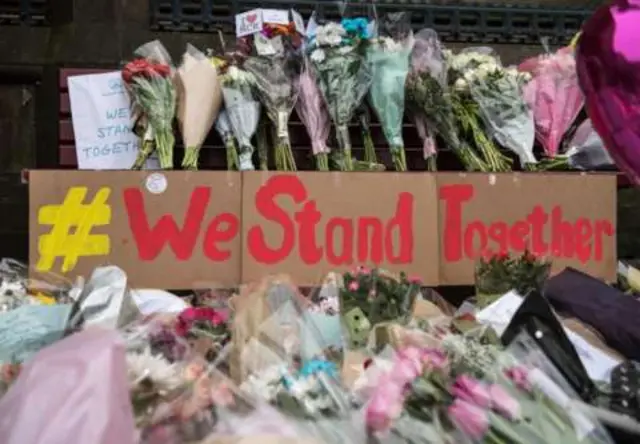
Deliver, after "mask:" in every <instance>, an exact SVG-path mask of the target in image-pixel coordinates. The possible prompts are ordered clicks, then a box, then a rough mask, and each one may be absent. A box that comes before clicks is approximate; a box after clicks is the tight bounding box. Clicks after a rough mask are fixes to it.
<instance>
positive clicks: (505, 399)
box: [488, 384, 521, 421]
mask: <svg viewBox="0 0 640 444" xmlns="http://www.w3.org/2000/svg"><path fill="white" fill-rule="evenodd" d="M488 391H489V396H491V408H492V409H493V410H495V411H496V412H498V413H500V414H501V415H502V416H504V417H505V418H507V419H510V420H512V421H515V420H516V419H520V416H521V415H520V404H518V401H516V400H515V399H514V398H512V397H511V395H509V393H507V391H506V390H505V389H503V388H502V387H501V386H499V385H497V384H491V385H490V386H489V390H488Z"/></svg>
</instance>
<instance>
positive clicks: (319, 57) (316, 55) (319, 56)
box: [311, 49, 326, 63]
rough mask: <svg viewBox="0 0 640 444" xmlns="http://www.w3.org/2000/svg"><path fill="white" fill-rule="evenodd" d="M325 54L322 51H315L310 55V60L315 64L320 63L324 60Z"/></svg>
mask: <svg viewBox="0 0 640 444" xmlns="http://www.w3.org/2000/svg"><path fill="white" fill-rule="evenodd" d="M325 58H326V57H325V54H324V51H323V50H322V49H315V50H314V51H313V52H312V53H311V60H312V61H313V62H315V63H322V62H323V61H324V59H325Z"/></svg>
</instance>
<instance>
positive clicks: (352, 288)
mask: <svg viewBox="0 0 640 444" xmlns="http://www.w3.org/2000/svg"><path fill="white" fill-rule="evenodd" d="M347 288H348V289H349V291H358V288H360V286H359V285H358V282H356V281H351V282H349V285H348V287H347Z"/></svg>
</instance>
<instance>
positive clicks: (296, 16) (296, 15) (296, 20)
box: [291, 9, 305, 35]
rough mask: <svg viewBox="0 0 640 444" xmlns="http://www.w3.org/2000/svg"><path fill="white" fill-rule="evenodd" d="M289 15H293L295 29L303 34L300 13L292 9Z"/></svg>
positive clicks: (302, 21)
mask: <svg viewBox="0 0 640 444" xmlns="http://www.w3.org/2000/svg"><path fill="white" fill-rule="evenodd" d="M291 16H292V17H293V23H294V24H295V25H296V31H298V33H300V34H301V35H305V29H304V20H303V18H302V16H301V15H300V13H299V12H298V11H296V10H295V9H292V10H291Z"/></svg>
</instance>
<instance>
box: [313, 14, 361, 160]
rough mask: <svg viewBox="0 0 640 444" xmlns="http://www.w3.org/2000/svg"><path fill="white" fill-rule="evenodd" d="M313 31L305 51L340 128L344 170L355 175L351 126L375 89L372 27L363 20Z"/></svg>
mask: <svg viewBox="0 0 640 444" xmlns="http://www.w3.org/2000/svg"><path fill="white" fill-rule="evenodd" d="M312 20H313V18H312ZM345 25H346V27H345ZM309 28H310V29H313V34H308V35H307V36H306V37H307V43H306V45H305V48H306V51H307V53H308V54H309V59H310V61H311V66H312V68H313V73H314V77H315V79H316V81H317V82H318V87H319V88H320V91H321V92H322V96H323V97H324V100H325V103H326V105H327V109H328V110H329V115H330V116H331V120H332V121H333V124H334V125H335V128H336V136H337V139H338V145H339V146H340V150H341V153H340V154H341V157H342V158H341V162H340V163H341V169H342V170H343V171H353V170H354V162H353V156H352V152H351V148H352V146H351V138H350V135H349V129H348V124H349V122H350V121H351V118H352V117H353V114H354V112H355V111H356V109H358V107H359V106H360V104H361V103H362V100H363V98H364V96H365V95H366V93H367V91H368V90H369V86H370V85H371V68H370V66H369V64H368V63H367V59H366V56H365V45H364V43H365V42H366V41H367V40H368V39H369V38H370V37H371V34H372V31H371V26H370V24H369V22H368V21H367V20H366V19H364V18H360V19H344V20H343V23H336V22H328V23H326V24H323V25H319V26H317V27H315V28H314V27H309Z"/></svg>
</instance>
